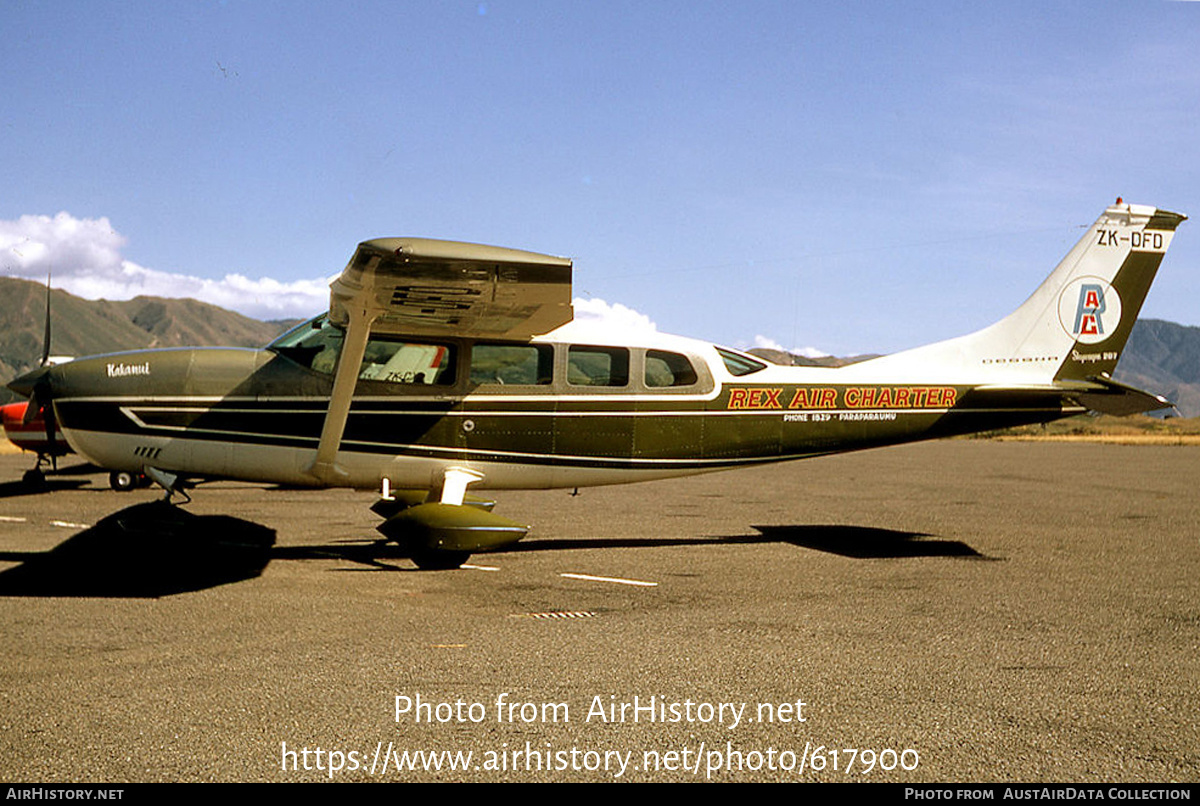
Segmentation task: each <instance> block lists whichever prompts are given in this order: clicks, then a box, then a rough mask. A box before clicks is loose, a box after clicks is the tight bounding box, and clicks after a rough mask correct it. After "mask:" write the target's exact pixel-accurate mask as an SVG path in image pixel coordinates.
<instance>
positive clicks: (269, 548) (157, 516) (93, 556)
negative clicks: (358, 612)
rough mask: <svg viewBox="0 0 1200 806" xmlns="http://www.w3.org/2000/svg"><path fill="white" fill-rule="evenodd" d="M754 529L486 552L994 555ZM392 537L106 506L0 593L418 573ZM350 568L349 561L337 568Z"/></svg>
mask: <svg viewBox="0 0 1200 806" xmlns="http://www.w3.org/2000/svg"><path fill="white" fill-rule="evenodd" d="M754 528H755V529H757V530H758V532H759V534H757V535H730V536H717V537H678V538H590V539H547V540H532V541H529V542H525V543H519V544H515V545H513V546H509V547H506V548H502V549H499V550H497V551H494V552H489V553H491V554H506V553H516V552H543V551H573V550H580V549H600V548H603V549H612V548H626V549H629V548H663V547H668V546H713V545H729V546H735V545H753V544H765V543H789V544H791V545H794V546H798V547H800V548H807V549H815V550H817V551H824V552H828V553H831V554H838V555H840V556H843V557H850V558H854V559H879V558H903V557H958V558H966V559H991V558H988V557H986V556H984V555H982V554H980V553H979V552H977V551H975V550H974V549H973V548H971V547H970V546H968V545H967V544H965V543H962V542H960V541H957V540H940V539H931V537H932V536H931V535H928V534H922V533H919V532H902V531H896V530H892V529H877V528H873V527H866V526H840V525H829V526H755V527H754ZM405 557H406V554H405V552H404V551H403V550H402V549H401V548H400V547H399V546H396V545H395V544H392V543H387V542H386V541H382V540H376V541H372V542H363V541H361V540H357V539H348V540H345V541H338V542H337V543H335V544H332V545H313V546H287V547H277V546H275V531H274V530H273V529H270V528H268V527H266V526H263V525H261V524H257V523H253V522H252V521H246V520H242V519H240V518H233V517H229V516H225V515H193V514H191V513H190V512H187V511H186V510H184V509H182V508H180V507H177V506H173V505H171V504H168V503H166V502H165V501H153V502H149V503H141V504H136V505H134V506H131V507H127V508H126V509H123V510H120V511H119V512H116V513H114V514H112V515H109V516H108V517H106V518H105V519H104V520H102V521H100V522H99V523H97V524H96V525H94V526H91V527H89V528H87V529H85V530H84V531H82V532H80V533H79V534H77V535H74V536H72V537H71V538H69V539H68V540H66V541H65V542H63V543H61V544H60V545H58V546H56V547H55V548H53V549H51V550H49V551H41V552H0V561H8V562H20V563H21V565H19V566H17V567H15V568H11V569H9V570H7V571H4V572H0V596H95V597H114V598H157V597H160V596H170V595H173V594H178V593H188V592H192V591H198V590H203V589H206V588H212V587H216V586H218V585H225V584H229V583H232V582H241V581H243V580H247V579H253V578H254V577H257V576H259V575H260V574H261V573H262V572H263V569H265V568H266V566H267V564H268V563H269V562H270V561H271V560H273V559H280V560H329V559H339V560H345V561H348V562H351V563H354V564H356V565H360V566H363V569H362V570H380V571H400V572H417V571H416V569H415V568H411V567H408V566H407V565H405V566H398V565H394V564H392V563H391V562H388V560H394V559H404V558H405ZM342 570H346V569H342Z"/></svg>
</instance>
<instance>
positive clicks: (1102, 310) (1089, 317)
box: [1058, 277, 1121, 344]
mask: <svg viewBox="0 0 1200 806" xmlns="http://www.w3.org/2000/svg"><path fill="white" fill-rule="evenodd" d="M1058 320H1059V322H1060V323H1061V324H1062V327H1063V330H1065V331H1066V332H1067V335H1069V336H1071V338H1073V339H1075V341H1077V342H1081V343H1083V344H1097V343H1099V342H1102V341H1104V340H1105V339H1107V338H1108V337H1109V336H1110V335H1112V332H1113V331H1114V330H1116V328H1117V326H1118V325H1119V324H1120V323H1121V297H1120V296H1119V295H1118V294H1117V290H1116V289H1115V288H1113V287H1112V286H1111V285H1110V284H1109V283H1108V282H1106V281H1105V280H1102V279H1101V278H1099V277H1078V278H1076V279H1074V280H1072V281H1071V282H1070V283H1068V284H1067V287H1066V288H1064V289H1063V290H1062V293H1061V294H1059V297H1058Z"/></svg>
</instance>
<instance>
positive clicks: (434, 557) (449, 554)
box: [410, 549, 471, 571]
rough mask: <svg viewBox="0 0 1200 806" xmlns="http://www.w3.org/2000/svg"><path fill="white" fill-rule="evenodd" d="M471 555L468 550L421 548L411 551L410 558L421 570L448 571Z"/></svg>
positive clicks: (458, 565)
mask: <svg viewBox="0 0 1200 806" xmlns="http://www.w3.org/2000/svg"><path fill="white" fill-rule="evenodd" d="M470 557H471V552H469V551H440V550H438V549H421V550H419V551H414V552H412V556H411V558H410V559H412V561H413V562H414V563H416V564H417V568H420V569H421V570H422V571H449V570H451V569H454V568H458V567H460V566H461V565H462V564H463V563H465V562H466V561H467V560H468V559H470Z"/></svg>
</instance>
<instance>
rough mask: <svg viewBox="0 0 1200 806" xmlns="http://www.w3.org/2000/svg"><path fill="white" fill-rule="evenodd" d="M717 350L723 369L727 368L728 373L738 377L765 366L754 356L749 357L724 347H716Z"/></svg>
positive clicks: (765, 366)
mask: <svg viewBox="0 0 1200 806" xmlns="http://www.w3.org/2000/svg"><path fill="white" fill-rule="evenodd" d="M717 352H718V353H719V354H720V356H721V360H722V361H724V362H725V369H727V370H729V374H730V375H737V376H739V377H740V376H742V375H749V374H751V373H753V372H758V371H759V370H760V369H766V368H767V365H766V364H764V363H763V362H761V361H759V360H758V359H756V358H751V357H750V356H748V355H746V354H745V353H735V352H734V351H733V350H726V349H725V348H724V347H718V348H717Z"/></svg>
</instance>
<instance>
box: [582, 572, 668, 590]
mask: <svg viewBox="0 0 1200 806" xmlns="http://www.w3.org/2000/svg"><path fill="white" fill-rule="evenodd" d="M559 576H560V577H565V578H567V579H582V580H586V581H588V582H615V583H617V584H618V585H636V586H638V587H640V588H657V587H658V583H657V582H643V581H642V580H640V579H621V578H620V577H597V576H592V575H591V574H559Z"/></svg>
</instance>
